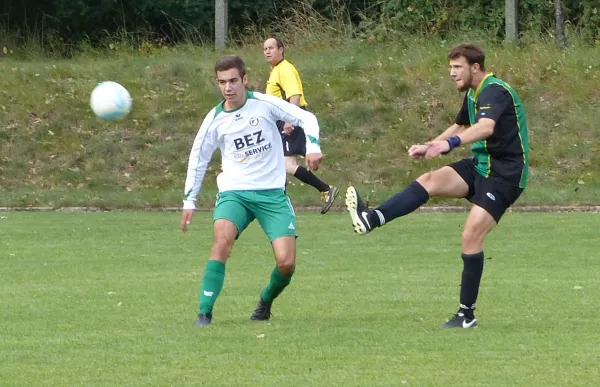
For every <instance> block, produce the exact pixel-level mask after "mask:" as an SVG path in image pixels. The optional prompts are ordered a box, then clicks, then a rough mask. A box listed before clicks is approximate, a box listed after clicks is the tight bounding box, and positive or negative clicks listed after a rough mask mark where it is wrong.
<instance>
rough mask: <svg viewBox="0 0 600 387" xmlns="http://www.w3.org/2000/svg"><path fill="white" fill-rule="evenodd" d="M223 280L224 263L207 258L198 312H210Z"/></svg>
mask: <svg viewBox="0 0 600 387" xmlns="http://www.w3.org/2000/svg"><path fill="white" fill-rule="evenodd" d="M223 281H225V264H224V263H223V262H219V261H215V260H213V259H209V260H208V262H206V270H205V271H204V277H203V278H202V287H201V288H200V300H199V301H200V313H212V309H213V306H214V305H215V302H216V301H217V297H219V293H221V289H222V288H223Z"/></svg>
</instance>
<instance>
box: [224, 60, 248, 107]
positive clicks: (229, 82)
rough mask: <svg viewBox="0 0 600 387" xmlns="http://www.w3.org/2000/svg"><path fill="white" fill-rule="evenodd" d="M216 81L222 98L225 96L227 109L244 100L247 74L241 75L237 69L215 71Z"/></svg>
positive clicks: (237, 105) (238, 104)
mask: <svg viewBox="0 0 600 387" xmlns="http://www.w3.org/2000/svg"><path fill="white" fill-rule="evenodd" d="M217 83H218V84H219V88H220V89H221V94H223V98H225V103H226V105H227V109H228V110H230V109H235V108H236V107H239V106H241V105H242V104H243V103H244V101H245V100H246V84H247V83H248V76H247V75H244V76H243V77H241V76H240V72H239V71H238V69H236V68H233V69H229V70H225V71H217Z"/></svg>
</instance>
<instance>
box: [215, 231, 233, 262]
mask: <svg viewBox="0 0 600 387" xmlns="http://www.w3.org/2000/svg"><path fill="white" fill-rule="evenodd" d="M233 242H234V241H231V240H229V239H228V238H227V237H224V236H221V237H215V241H214V242H213V247H212V251H211V258H216V259H218V260H219V261H222V262H224V261H225V260H227V258H228V257H229V254H231V249H232V247H233Z"/></svg>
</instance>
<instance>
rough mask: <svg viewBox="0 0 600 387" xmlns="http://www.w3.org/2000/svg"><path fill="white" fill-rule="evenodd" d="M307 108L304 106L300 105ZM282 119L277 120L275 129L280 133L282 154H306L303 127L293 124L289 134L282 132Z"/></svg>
mask: <svg viewBox="0 0 600 387" xmlns="http://www.w3.org/2000/svg"><path fill="white" fill-rule="evenodd" d="M301 108H302V109H304V110H307V109H306V107H303V106H301ZM284 124H285V123H284V122H283V121H277V129H279V133H281V141H282V142H283V155H284V156H304V155H306V135H305V134H304V129H302V128H301V127H300V126H294V130H293V131H292V133H290V134H285V133H283V125H284Z"/></svg>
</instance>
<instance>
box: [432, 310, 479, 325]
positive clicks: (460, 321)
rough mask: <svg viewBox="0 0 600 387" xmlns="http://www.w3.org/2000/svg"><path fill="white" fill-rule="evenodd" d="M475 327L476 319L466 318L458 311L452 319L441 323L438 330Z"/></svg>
mask: <svg viewBox="0 0 600 387" xmlns="http://www.w3.org/2000/svg"><path fill="white" fill-rule="evenodd" d="M476 326H477V319H476V318H475V316H473V318H467V316H465V314H464V313H462V312H461V311H459V312H458V313H456V314H455V315H454V316H452V318H451V319H450V320H448V321H446V322H445V323H443V324H442V325H441V326H440V328H475V327H476Z"/></svg>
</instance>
